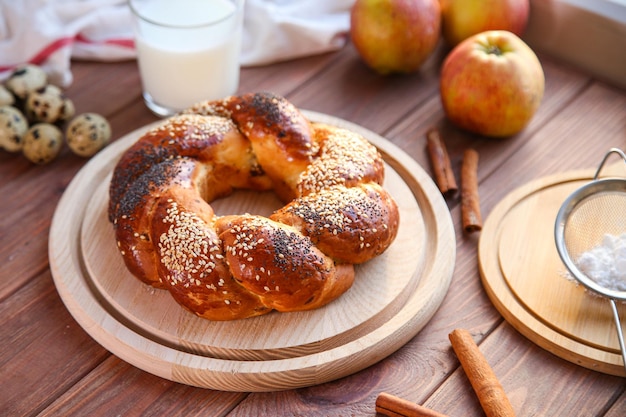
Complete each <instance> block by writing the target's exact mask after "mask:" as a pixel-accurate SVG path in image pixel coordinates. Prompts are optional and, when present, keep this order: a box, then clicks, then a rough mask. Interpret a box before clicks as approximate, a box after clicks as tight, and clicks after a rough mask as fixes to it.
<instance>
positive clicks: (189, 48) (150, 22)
mask: <svg viewBox="0 0 626 417" xmlns="http://www.w3.org/2000/svg"><path fill="white" fill-rule="evenodd" d="M243 3H244V0H176V1H173V0H129V5H130V8H131V10H132V12H133V25H134V32H135V46H136V49H137V63H138V65H139V73H140V76H141V82H142V86H143V97H144V101H145V103H146V105H147V106H148V108H149V109H150V110H151V111H152V112H153V113H155V114H156V115H158V116H161V117H167V116H171V115H173V114H175V113H177V112H179V111H180V110H183V109H185V108H187V107H189V106H191V105H192V104H194V103H197V102H200V101H204V100H214V99H219V98H223V97H226V96H229V95H232V94H235V92H236V91H237V88H238V86H239V54H240V52H241V37H242V31H243Z"/></svg>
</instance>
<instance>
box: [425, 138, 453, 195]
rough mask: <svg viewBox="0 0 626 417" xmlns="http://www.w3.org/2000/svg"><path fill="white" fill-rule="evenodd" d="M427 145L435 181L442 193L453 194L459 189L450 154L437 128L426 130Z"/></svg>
mask: <svg viewBox="0 0 626 417" xmlns="http://www.w3.org/2000/svg"><path fill="white" fill-rule="evenodd" d="M426 147H427V149H428V156H429V158H430V164H431V166H432V169H433V176H434V177H435V182H436V183H437V186H438V187H439V190H440V191H441V193H442V194H451V193H453V192H455V191H456V190H457V185H456V180H455V179H454V172H452V164H451V163H450V157H449V156H448V150H447V149H446V145H445V143H444V141H443V139H441V135H440V134H439V131H438V130H437V129H436V128H431V129H430V130H429V131H428V132H426Z"/></svg>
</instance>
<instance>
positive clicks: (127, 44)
mask: <svg viewBox="0 0 626 417" xmlns="http://www.w3.org/2000/svg"><path fill="white" fill-rule="evenodd" d="M75 39H76V41H77V42H82V43H87V44H93V45H117V46H121V47H124V48H134V47H135V41H134V40H133V39H127V38H112V39H105V40H103V41H94V40H92V39H89V38H86V37H85V36H84V35H82V34H80V33H79V34H78V35H76V38H75Z"/></svg>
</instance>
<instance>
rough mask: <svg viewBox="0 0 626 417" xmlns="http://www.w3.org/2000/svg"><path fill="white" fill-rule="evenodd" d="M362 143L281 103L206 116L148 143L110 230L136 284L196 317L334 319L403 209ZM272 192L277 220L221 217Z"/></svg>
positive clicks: (130, 158)
mask: <svg viewBox="0 0 626 417" xmlns="http://www.w3.org/2000/svg"><path fill="white" fill-rule="evenodd" d="M383 179H384V165H383V161H382V158H381V156H380V154H379V153H378V151H377V150H376V148H374V147H373V146H372V145H371V144H369V143H368V142H367V141H366V140H365V139H363V138H362V137H361V136H359V135H358V134H356V133H353V132H349V131H347V130H344V129H339V128H335V127H332V126H327V125H322V124H311V123H309V121H308V120H307V119H306V118H305V117H304V116H303V115H302V114H301V113H300V112H299V111H298V110H297V109H296V108H295V107H294V106H293V105H292V104H291V103H289V102H288V101H287V100H285V99H284V98H282V97H279V96H276V95H273V94H270V93H258V94H249V95H244V96H236V97H227V98H225V99H223V100H219V101H212V102H206V103H200V104H198V105H197V106H194V107H192V108H190V109H189V110H188V111H186V112H184V113H183V114H181V115H178V116H175V117H172V118H170V119H168V120H166V121H165V122H163V123H162V124H160V125H159V126H158V127H156V128H154V129H152V130H150V131H149V132H146V133H145V134H144V135H143V136H142V137H141V138H140V139H139V140H138V141H137V142H136V143H135V144H134V145H133V146H131V148H129V150H128V151H127V152H126V153H125V154H124V155H122V157H121V159H120V161H119V162H118V164H117V166H116V168H115V170H114V173H113V178H112V180H111V187H110V201H109V210H108V214H109V219H110V220H111V222H112V223H113V224H114V227H115V233H116V239H117V242H118V247H119V250H120V253H121V254H122V256H123V259H124V262H125V263H126V266H127V267H128V269H129V271H130V272H131V273H133V274H134V275H135V276H137V277H138V278H139V279H141V280H142V281H143V282H145V283H147V284H150V285H152V286H154V287H157V288H166V289H168V290H169V291H170V293H171V294H172V296H173V297H174V299H175V300H176V301H177V302H178V303H179V304H181V305H182V306H183V307H185V308H186V309H187V310H189V311H191V312H193V313H194V314H196V315H198V316H200V317H204V318H207V319H211V320H233V319H239V318H246V317H253V316H257V315H260V314H265V313H267V312H269V311H271V310H278V311H285V312H286V311H301V310H308V309H314V308H318V307H321V306H323V305H325V304H327V303H329V302H330V301H332V300H334V299H336V298H337V297H339V296H340V295H341V294H343V293H344V292H345V291H347V290H348V288H350V286H351V285H352V283H353V280H354V267H353V264H355V263H362V262H366V261H367V260H369V259H372V258H373V257H375V256H377V255H379V254H381V253H382V252H383V251H384V250H386V249H387V248H388V247H389V245H390V244H391V242H392V241H393V239H394V238H395V236H396V233H397V229H398V224H399V214H398V208H397V206H396V204H395V202H394V201H393V199H392V198H391V196H389V194H388V193H387V192H386V191H385V190H384V189H383V188H382V187H381V184H382V182H383ZM237 188H246V189H253V190H270V189H271V190H273V191H274V192H275V193H276V194H277V195H278V196H279V197H280V198H282V199H283V200H284V201H285V203H287V205H286V206H285V207H283V208H282V209H280V210H277V211H276V212H275V213H274V214H273V215H272V216H271V217H270V218H264V217H260V216H253V215H233V216H224V217H217V216H216V215H215V213H214V212H213V209H212V208H211V206H210V205H209V203H208V202H210V201H212V200H213V199H215V198H218V197H222V196H225V195H228V194H230V193H231V192H232V190H233V189H237Z"/></svg>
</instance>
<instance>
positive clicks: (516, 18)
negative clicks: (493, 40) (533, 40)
mask: <svg viewBox="0 0 626 417" xmlns="http://www.w3.org/2000/svg"><path fill="white" fill-rule="evenodd" d="M440 3H441V26H442V33H443V38H444V39H445V41H446V43H447V44H448V45H450V46H455V45H457V44H459V43H460V42H461V41H462V40H464V39H467V38H469V37H470V36H472V35H476V34H477V33H481V32H485V31H488V30H507V31H509V32H513V33H515V34H516V35H517V36H521V35H522V34H523V32H524V30H525V29H526V25H527V23H528V13H529V8H530V6H529V0H440Z"/></svg>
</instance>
